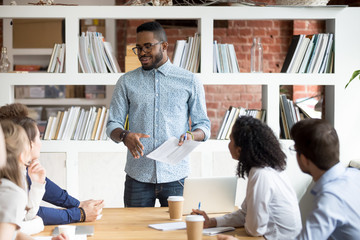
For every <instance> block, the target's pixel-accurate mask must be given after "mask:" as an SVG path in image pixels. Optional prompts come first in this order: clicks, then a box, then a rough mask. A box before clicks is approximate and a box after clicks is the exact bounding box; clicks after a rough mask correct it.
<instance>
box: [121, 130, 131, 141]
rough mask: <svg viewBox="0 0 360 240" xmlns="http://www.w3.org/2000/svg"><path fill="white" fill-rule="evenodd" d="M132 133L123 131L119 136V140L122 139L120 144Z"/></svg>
mask: <svg viewBox="0 0 360 240" xmlns="http://www.w3.org/2000/svg"><path fill="white" fill-rule="evenodd" d="M129 132H130V131H127V130H123V131H122V132H121V133H120V135H119V138H120V142H124V140H125V138H126V136H127V135H128V134H129Z"/></svg>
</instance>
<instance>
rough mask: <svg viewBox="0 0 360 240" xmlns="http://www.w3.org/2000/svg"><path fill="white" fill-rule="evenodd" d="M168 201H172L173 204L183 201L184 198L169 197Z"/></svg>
mask: <svg viewBox="0 0 360 240" xmlns="http://www.w3.org/2000/svg"><path fill="white" fill-rule="evenodd" d="M167 200H168V201H173V202H179V201H184V197H183V196H169V197H168V199H167Z"/></svg>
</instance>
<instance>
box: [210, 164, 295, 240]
mask: <svg viewBox="0 0 360 240" xmlns="http://www.w3.org/2000/svg"><path fill="white" fill-rule="evenodd" d="M216 221H217V226H218V227H220V226H232V227H242V226H244V227H245V230H246V231H247V233H248V234H250V235H252V236H264V237H265V238H266V239H277V240H280V239H286V240H288V239H292V238H295V237H296V236H297V235H298V234H299V232H300V230H301V227H302V226H301V217H300V210H299V205H298V201H297V197H296V193H295V191H294V189H293V188H292V187H291V185H290V181H289V180H288V178H287V175H286V173H285V172H284V171H282V172H279V171H277V170H275V169H273V168H270V167H265V168H252V169H251V170H250V172H249V177H248V183H247V189H246V197H245V200H244V202H243V203H242V205H241V209H239V210H237V211H235V212H232V213H229V214H226V215H224V216H221V217H217V218H216Z"/></svg>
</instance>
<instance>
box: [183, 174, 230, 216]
mask: <svg viewBox="0 0 360 240" xmlns="http://www.w3.org/2000/svg"><path fill="white" fill-rule="evenodd" d="M236 186H237V177H206V178H205V177H202V178H186V179H185V183H184V194H183V196H184V207H183V214H184V215H187V214H190V213H191V212H192V209H197V208H198V207H199V202H200V209H201V210H203V211H205V212H206V213H226V212H232V211H234V210H235V197H236Z"/></svg>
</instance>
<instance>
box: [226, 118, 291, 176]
mask: <svg viewBox="0 0 360 240" xmlns="http://www.w3.org/2000/svg"><path fill="white" fill-rule="evenodd" d="M231 134H232V138H233V140H234V141H235V145H236V146H238V147H240V148H241V152H240V158H239V164H238V167H237V175H238V176H239V177H242V178H244V173H246V175H249V172H250V169H251V168H253V167H271V168H274V169H276V170H279V171H282V170H284V169H285V167H286V160H285V159H286V155H285V153H284V152H283V151H282V150H281V146H280V143H279V141H278V139H277V138H276V136H275V135H274V133H273V131H272V130H271V128H270V127H269V126H267V125H266V124H264V123H262V122H261V121H260V120H258V119H256V118H253V117H249V116H242V117H240V118H238V119H237V120H236V122H235V124H234V126H233V128H232V132H231Z"/></svg>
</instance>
